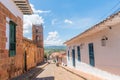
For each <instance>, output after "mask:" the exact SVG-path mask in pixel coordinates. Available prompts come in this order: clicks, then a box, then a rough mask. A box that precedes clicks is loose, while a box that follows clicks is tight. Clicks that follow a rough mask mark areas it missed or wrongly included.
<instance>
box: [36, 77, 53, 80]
mask: <svg viewBox="0 0 120 80" xmlns="http://www.w3.org/2000/svg"><path fill="white" fill-rule="evenodd" d="M34 80H54V76H50V77H42V78H35V79H34Z"/></svg>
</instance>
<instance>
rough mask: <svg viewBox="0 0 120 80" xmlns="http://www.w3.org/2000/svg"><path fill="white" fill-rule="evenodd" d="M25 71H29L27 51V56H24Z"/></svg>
mask: <svg viewBox="0 0 120 80" xmlns="http://www.w3.org/2000/svg"><path fill="white" fill-rule="evenodd" d="M24 70H25V71H27V54H26V51H25V54H24Z"/></svg>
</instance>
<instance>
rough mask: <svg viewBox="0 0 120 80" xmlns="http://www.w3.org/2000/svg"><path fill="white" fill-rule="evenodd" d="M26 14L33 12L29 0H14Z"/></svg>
mask: <svg viewBox="0 0 120 80" xmlns="http://www.w3.org/2000/svg"><path fill="white" fill-rule="evenodd" d="M13 1H14V3H15V4H16V5H17V6H18V8H19V9H20V10H21V12H22V13H23V14H24V15H30V14H33V11H32V9H31V6H30V4H29V2H28V0H13Z"/></svg>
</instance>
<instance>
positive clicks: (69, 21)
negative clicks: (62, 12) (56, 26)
mask: <svg viewBox="0 0 120 80" xmlns="http://www.w3.org/2000/svg"><path fill="white" fill-rule="evenodd" d="M64 23H68V24H73V22H72V21H71V20H68V19H65V20H64Z"/></svg>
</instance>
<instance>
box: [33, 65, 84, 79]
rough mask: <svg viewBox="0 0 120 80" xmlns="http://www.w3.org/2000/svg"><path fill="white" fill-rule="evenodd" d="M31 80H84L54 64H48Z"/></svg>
mask: <svg viewBox="0 0 120 80" xmlns="http://www.w3.org/2000/svg"><path fill="white" fill-rule="evenodd" d="M33 80H86V79H85V78H82V77H79V76H76V75H74V74H72V73H71V72H69V71H67V70H65V69H63V68H62V67H57V66H56V65H55V64H49V65H47V66H46V67H45V68H44V71H43V72H41V73H40V74H39V75H38V76H37V77H36V78H34V79H33Z"/></svg>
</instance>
